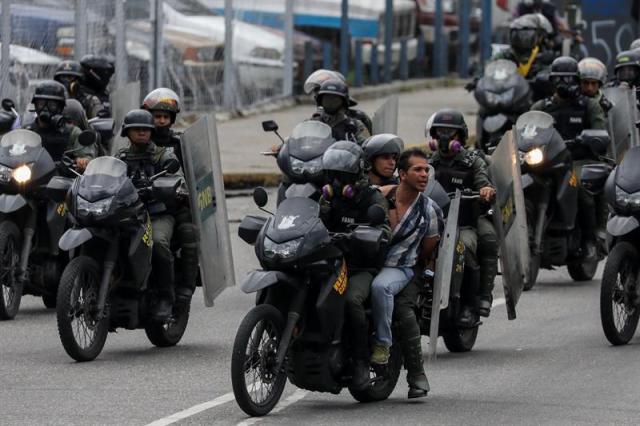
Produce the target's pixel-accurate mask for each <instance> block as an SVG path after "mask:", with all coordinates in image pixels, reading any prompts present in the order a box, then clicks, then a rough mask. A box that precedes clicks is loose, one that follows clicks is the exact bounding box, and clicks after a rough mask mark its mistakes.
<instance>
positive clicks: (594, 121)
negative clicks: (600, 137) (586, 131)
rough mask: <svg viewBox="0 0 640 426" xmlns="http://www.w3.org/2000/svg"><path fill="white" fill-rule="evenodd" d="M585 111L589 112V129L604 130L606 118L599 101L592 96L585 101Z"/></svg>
mask: <svg viewBox="0 0 640 426" xmlns="http://www.w3.org/2000/svg"><path fill="white" fill-rule="evenodd" d="M587 112H588V113H589V125H590V128H591V129H595V130H606V129H607V119H606V118H605V117H606V116H605V113H604V111H603V110H602V107H601V106H600V103H599V102H598V101H597V100H595V99H592V98H589V99H588V101H587Z"/></svg>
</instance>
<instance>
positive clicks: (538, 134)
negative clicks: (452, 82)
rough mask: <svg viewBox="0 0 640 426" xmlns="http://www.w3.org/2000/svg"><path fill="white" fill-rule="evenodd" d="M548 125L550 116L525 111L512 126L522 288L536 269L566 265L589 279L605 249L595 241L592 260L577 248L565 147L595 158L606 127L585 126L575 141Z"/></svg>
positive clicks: (573, 183) (574, 193)
mask: <svg viewBox="0 0 640 426" xmlns="http://www.w3.org/2000/svg"><path fill="white" fill-rule="evenodd" d="M553 123H554V121H553V117H551V116H550V115H549V114H546V113H544V112H541V111H530V112H527V113H525V114H523V115H521V116H520V118H518V121H517V122H516V125H515V132H514V136H515V138H516V142H517V144H518V149H519V151H520V162H521V168H522V169H521V170H522V188H523V191H524V198H525V206H526V207H525V208H526V215H527V224H528V229H529V245H530V251H531V255H530V265H529V276H528V279H527V280H526V283H525V287H524V289H525V290H529V289H531V288H532V287H533V285H534V284H535V282H536V278H537V275H538V272H539V270H540V268H547V269H553V267H554V266H564V265H566V266H567V269H568V271H569V275H570V276H571V278H573V279H574V280H576V281H586V280H590V279H591V278H593V275H594V274H595V272H596V268H597V266H598V262H599V261H600V260H601V258H602V254H603V253H604V252H605V248H604V242H603V241H598V243H600V245H601V247H599V250H598V256H596V258H595V259H591V260H589V259H587V258H586V257H585V253H583V250H582V249H581V232H580V227H579V226H578V225H577V224H576V219H577V215H578V211H577V210H578V184H579V181H578V176H577V174H576V171H575V170H574V167H573V162H572V159H571V153H570V151H569V148H570V147H572V149H581V150H582V152H584V153H585V154H587V156H591V157H592V158H593V159H594V160H598V159H600V157H599V156H600V155H602V154H604V153H605V152H606V150H607V147H608V145H609V136H608V134H607V132H606V131H605V130H584V131H583V132H582V133H581V134H580V135H579V136H578V138H576V139H575V140H566V141H565V140H563V139H562V137H561V136H560V134H559V133H558V132H557V131H556V130H555V129H554V127H553Z"/></svg>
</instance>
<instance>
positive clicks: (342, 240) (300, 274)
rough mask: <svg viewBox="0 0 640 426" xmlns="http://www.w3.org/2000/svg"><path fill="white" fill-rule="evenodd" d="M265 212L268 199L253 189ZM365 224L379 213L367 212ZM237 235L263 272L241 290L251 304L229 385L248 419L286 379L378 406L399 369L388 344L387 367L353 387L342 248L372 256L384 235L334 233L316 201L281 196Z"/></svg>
mask: <svg viewBox="0 0 640 426" xmlns="http://www.w3.org/2000/svg"><path fill="white" fill-rule="evenodd" d="M254 201H255V202H256V204H257V205H258V206H259V207H260V208H261V209H262V208H263V207H264V206H265V205H266V203H267V194H266V192H265V191H264V189H262V188H257V189H256V190H255V191H254ZM368 214H369V218H370V222H371V223H370V224H371V225H376V224H379V223H382V222H383V221H384V216H385V214H384V211H383V210H382V209H380V208H376V207H375V206H374V207H372V208H370V210H369V212H368ZM238 234H239V236H240V237H241V238H242V239H243V240H244V241H245V242H247V243H249V244H253V245H255V251H256V255H257V257H258V259H259V261H260V264H261V266H262V268H263V269H262V270H256V271H253V272H251V273H250V274H249V275H248V276H247V278H246V279H245V281H244V283H243V284H242V291H244V292H245V293H256V306H255V307H254V308H252V309H251V310H250V311H249V312H248V313H247V315H246V316H245V317H244V319H243V320H242V323H241V324H240V327H239V328H238V331H237V334H236V338H235V341H234V345H233V355H232V359H231V380H232V385H233V392H234V395H235V398H236V401H237V403H238V405H239V406H240V408H241V409H242V410H243V411H244V412H245V413H247V414H249V415H251V416H262V415H265V414H267V413H269V412H270V411H271V410H272V409H273V407H274V406H275V405H276V403H277V402H278V400H279V399H280V397H281V395H282V392H283V390H284V386H285V384H286V380H287V378H288V379H289V380H290V381H291V383H293V384H294V385H295V386H298V387H300V388H303V389H308V390H312V391H316V392H331V393H334V394H338V393H339V392H340V391H341V390H342V389H343V388H344V387H347V388H349V392H350V393H351V395H352V396H353V397H354V398H355V399H356V400H358V401H361V402H366V401H380V400H384V399H386V398H387V397H388V396H389V395H390V394H391V392H392V391H393V389H394V387H395V385H396V383H397V380H398V376H399V374H400V368H401V364H402V360H401V355H400V353H399V352H398V351H397V350H395V349H394V348H393V347H392V349H391V358H390V360H389V364H388V365H387V366H386V368H382V369H377V368H376V369H373V368H372V374H373V377H372V378H371V380H370V384H369V386H368V387H366V388H365V389H364V390H358V389H354V388H352V387H351V386H350V381H351V376H352V371H353V359H352V357H351V356H350V355H349V354H350V352H351V351H350V347H349V341H348V339H347V338H346V331H345V330H344V324H345V292H346V290H347V286H348V280H347V277H348V271H347V264H346V262H345V260H344V254H345V252H346V251H348V250H349V251H350V250H358V251H359V252H361V253H362V252H363V253H367V254H368V255H370V256H375V255H376V254H377V253H378V252H379V250H380V246H381V242H382V241H381V240H382V231H380V230H378V229H376V228H374V227H371V226H368V225H364V224H359V225H354V228H353V230H352V231H350V232H347V233H332V232H329V231H328V230H327V228H326V227H325V226H324V224H323V223H322V220H321V219H320V204H319V203H318V202H317V201H315V200H313V199H311V198H307V197H291V198H286V199H284V200H283V201H282V202H281V203H280V205H279V206H278V207H277V210H276V212H275V215H273V216H272V217H270V218H268V219H267V218H265V217H260V216H254V215H249V216H247V217H245V218H244V219H243V221H242V223H241V224H240V228H239V231H238Z"/></svg>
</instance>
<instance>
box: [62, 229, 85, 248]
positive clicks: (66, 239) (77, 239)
mask: <svg viewBox="0 0 640 426" xmlns="http://www.w3.org/2000/svg"><path fill="white" fill-rule="evenodd" d="M91 238H93V235H92V234H91V232H90V231H89V230H88V229H87V228H81V229H73V228H72V229H67V232H65V233H64V234H63V235H62V237H61V238H60V241H59V242H58V246H59V247H60V249H61V250H64V251H69V250H71V249H73V248H76V247H79V246H81V245H82V244H84V243H86V242H87V241H89V240H90V239H91Z"/></svg>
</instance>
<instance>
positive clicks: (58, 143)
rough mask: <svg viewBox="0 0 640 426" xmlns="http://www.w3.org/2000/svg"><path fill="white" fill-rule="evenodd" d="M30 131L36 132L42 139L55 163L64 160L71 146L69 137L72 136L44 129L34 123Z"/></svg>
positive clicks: (64, 132)
mask: <svg viewBox="0 0 640 426" xmlns="http://www.w3.org/2000/svg"><path fill="white" fill-rule="evenodd" d="M29 130H31V131H34V132H36V133H37V134H39V135H40V137H41V138H42V146H43V147H44V149H46V150H47V152H48V153H49V155H50V156H51V158H52V159H53V161H56V162H57V161H60V160H62V156H63V155H64V153H65V151H67V149H68V146H69V136H70V135H71V134H70V133H69V132H68V131H66V130H63V131H58V130H55V129H51V130H49V129H43V128H42V127H40V126H38V124H37V122H34V123H33V124H32V125H31V126H30V127H29Z"/></svg>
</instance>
